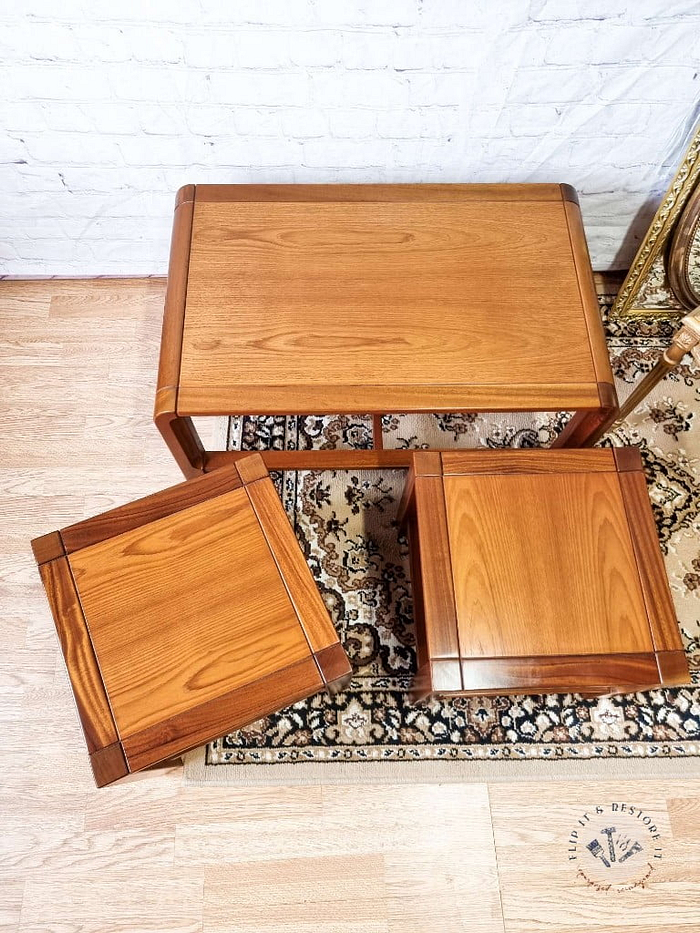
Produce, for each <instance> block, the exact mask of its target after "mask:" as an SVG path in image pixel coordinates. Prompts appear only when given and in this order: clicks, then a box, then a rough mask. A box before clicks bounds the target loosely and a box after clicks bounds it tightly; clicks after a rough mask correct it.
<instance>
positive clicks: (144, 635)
mask: <svg viewBox="0 0 700 933" xmlns="http://www.w3.org/2000/svg"><path fill="white" fill-rule="evenodd" d="M32 547H33V550H34V554H35V557H36V560H37V562H38V564H39V570H40V573H41V578H42V581H43V583H44V586H45V588H46V593H47V595H48V598H49V603H50V605H51V610H52V613H53V616H54V621H55V623H56V628H57V630H58V635H59V639H60V642H61V647H62V650H63V654H64V658H65V661H66V666H67V668H68V674H69V676H70V680H71V684H72V687H73V692H74V695H75V699H76V702H77V706H78V712H79V715H80V719H81V722H82V726H83V731H84V733H85V739H86V742H87V745H88V751H89V753H90V761H91V764H92V767H93V771H94V774H95V780H96V782H97V784H98V785H100V786H101V785H103V784H107V783H110V782H112V781H114V780H116V779H118V778H119V777H122V776H124V775H126V774H128V773H130V772H133V771H138V770H141V769H142V768H146V767H148V766H149V765H152V764H155V763H156V762H159V761H162V760H165V759H167V758H170V757H173V756H175V755H179V754H181V753H182V752H184V751H186V750H187V749H189V748H192V747H195V746H197V745H201V744H204V743H205V742H207V741H209V740H211V739H213V738H216V737H217V736H220V735H223V734H224V733H226V732H228V731H233V730H235V729H238V728H241V727H242V726H244V725H247V724H248V723H250V722H252V721H254V720H256V719H259V718H260V717H262V716H264V715H267V714H268V713H271V712H273V711H276V710H279V709H281V708H282V707H284V706H287V705H288V704H290V703H294V702H296V701H297V700H300V699H302V698H304V697H307V696H309V695H311V694H313V693H316V692H317V691H319V690H322V689H324V688H325V687H326V686H334V685H335V686H337V685H338V684H339V683H340V682H342V680H343V679H344V678H345V677H346V676H347V675H348V674H349V673H350V665H349V662H348V660H347V656H346V655H345V652H344V650H343V648H342V647H341V645H340V643H339V641H338V636H337V634H336V631H335V629H334V627H333V624H332V622H331V620H330V618H329V616H328V612H327V610H326V608H325V606H324V604H323V602H322V600H321V597H320V595H319V593H318V590H317V588H316V586H315V584H314V581H313V578H312V576H311V574H310V572H309V569H308V567H307V565H306V562H305V560H304V557H303V554H302V552H301V549H300V547H299V544H298V542H297V540H296V538H295V536H294V532H293V531H292V529H291V527H290V525H289V522H288V520H287V516H286V515H285V513H284V510H283V508H282V505H281V503H280V501H279V499H278V497H277V493H276V491H275V488H274V486H273V485H272V481H271V480H270V478H269V475H268V473H267V470H266V469H265V466H264V464H263V461H262V458H261V457H260V456H259V455H257V454H253V455H250V456H248V457H246V458H245V459H243V460H240V461H239V462H238V463H237V464H235V465H231V466H229V467H225V468H222V469H221V470H218V471H217V472H216V473H213V474H211V475H208V476H203V477H199V478H197V479H194V480H191V481H189V482H186V483H183V484H181V485H179V486H175V487H172V488H171V489H167V490H164V491H163V492H159V493H156V494H155V495H153V496H148V497H147V498H145V499H140V500H138V501H136V502H132V503H129V504H128V505H125V506H122V507H120V508H117V509H114V510H112V511H110V512H107V513H105V514H103V515H100V516H97V517H95V518H92V519H88V520H87V521H84V522H80V523H78V524H76V525H71V526H70V527H68V528H63V529H62V530H61V531H55V532H52V533H51V534H49V535H45V536H43V537H41V538H37V539H36V540H35V541H33V542H32Z"/></svg>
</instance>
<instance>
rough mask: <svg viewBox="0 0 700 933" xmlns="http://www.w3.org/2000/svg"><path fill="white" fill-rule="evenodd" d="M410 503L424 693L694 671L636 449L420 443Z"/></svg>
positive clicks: (577, 686)
mask: <svg viewBox="0 0 700 933" xmlns="http://www.w3.org/2000/svg"><path fill="white" fill-rule="evenodd" d="M401 515H402V517H403V520H404V521H405V523H406V525H407V528H408V531H409V539H410V545H411V547H412V548H414V549H416V552H417V553H416V554H414V555H413V559H412V564H411V567H412V576H413V579H414V585H415V586H416V593H417V595H416V598H417V601H418V602H419V610H418V612H417V621H418V625H419V627H421V629H424V631H422V632H421V637H420V639H419V644H420V643H422V644H425V647H426V650H425V652H424V654H423V655H421V651H420V650H419V675H418V677H417V681H416V694H417V695H418V696H425V695H427V694H429V693H431V692H440V693H461V692H465V693H470V692H473V693H495V694H497V693H541V692H564V691H578V692H584V693H588V694H590V693H610V692H628V691H631V690H635V689H648V688H650V687H653V686H657V685H659V684H664V683H666V684H680V683H688V682H689V679H690V678H689V673H688V667H687V662H686V661H685V657H684V655H683V648H682V643H681V639H680V633H679V630H678V624H677V622H676V618H675V612H674V609H673V603H672V601H671V594H670V591H669V588H668V582H667V580H666V575H665V572H664V568H663V563H662V558H661V553H660V550H659V544H658V539H657V536H656V530H655V527H654V522H653V517H652V513H651V507H650V504H649V497H648V495H647V491H646V483H645V480H644V474H643V472H642V464H641V458H640V456H639V452H638V451H637V450H634V449H632V448H624V449H615V450H611V449H600V450H598V449H597V450H566V451H556V452H550V451H542V450H533V451H527V450H504V451H483V452H482V451H477V450H471V451H459V452H454V453H443V454H437V453H420V454H418V455H416V464H415V467H414V468H413V469H412V470H411V472H410V474H409V479H408V484H407V493H406V495H405V499H404V502H403V503H402V509H401ZM445 517H446V520H445ZM426 555H427V556H426ZM445 581H449V586H446V582H445ZM455 658H457V659H458V661H459V665H457V664H455Z"/></svg>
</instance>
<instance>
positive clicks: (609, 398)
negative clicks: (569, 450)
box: [550, 382, 618, 447]
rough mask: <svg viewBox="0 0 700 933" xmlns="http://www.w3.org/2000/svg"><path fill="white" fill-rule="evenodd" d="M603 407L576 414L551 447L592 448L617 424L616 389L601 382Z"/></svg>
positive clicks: (600, 389) (599, 386)
mask: <svg viewBox="0 0 700 933" xmlns="http://www.w3.org/2000/svg"><path fill="white" fill-rule="evenodd" d="M598 389H599V392H600V399H601V406H600V408H594V409H591V410H585V411H577V412H574V415H573V417H572V418H571V420H570V421H569V422H568V423H567V425H566V427H565V428H564V430H563V431H562V432H561V434H560V435H559V436H558V437H556V438H555V439H554V441H553V442H552V444H551V445H550V447H592V446H593V445H594V444H595V443H596V441H598V440H600V438H601V437H602V436H603V435H604V434H605V432H606V431H607V430H608V428H609V427H610V426H611V425H612V424H614V423H615V419H616V418H617V412H618V404H617V393H616V392H615V387H614V386H613V385H610V384H609V383H607V382H599V383H598Z"/></svg>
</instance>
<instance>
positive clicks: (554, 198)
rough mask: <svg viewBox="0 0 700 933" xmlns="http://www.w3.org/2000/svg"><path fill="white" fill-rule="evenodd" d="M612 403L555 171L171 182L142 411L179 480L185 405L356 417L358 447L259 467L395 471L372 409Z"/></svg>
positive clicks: (585, 409) (584, 269) (188, 459)
mask: <svg viewBox="0 0 700 933" xmlns="http://www.w3.org/2000/svg"><path fill="white" fill-rule="evenodd" d="M616 406H617V399H616V395H615V389H614V386H613V377H612V373H611V370H610V362H609V358H608V352H607V347H606V344H605V339H604V334H603V328H602V325H601V321H600V315H599V311H598V302H597V299H596V293H595V288H594V285H593V277H592V273H591V268H590V261H589V258H588V252H587V248H586V241H585V237H584V233H583V227H582V224H581V215H580V211H579V207H578V203H577V199H576V194H575V192H574V191H573V189H572V188H571V187H569V186H568V185H197V186H195V185H188V186H186V187H184V188H182V189H181V190H180V192H179V193H178V196H177V202H176V209H175V220H174V227H173V238H172V249H171V256H170V268H169V273H168V288H167V295H166V302H165V317H164V325H163V337H162V344H161V357H160V368H159V373H158V388H157V396H156V406H155V421H156V424H157V425H158V428H159V429H160V431H161V433H162V434H163V437H164V438H165V440H166V442H167V444H168V446H169V448H170V450H171V451H172V453H173V454H174V456H175V458H176V459H177V462H178V463H179V465H180V467H181V468H182V470H183V472H184V473H185V475H186V476H193V475H195V474H197V473H199V472H205V471H209V470H212V469H214V468H216V467H218V466H220V465H221V464H223V463H226V462H230V461H231V460H235V459H236V458H237V457H238V456H240V454H238V453H236V452H230V451H229V452H211V451H205V450H204V448H203V445H202V443H201V441H200V439H199V436H198V435H197V432H196V430H195V428H194V425H193V422H192V417H193V416H215V415H233V414H289V415H291V414H325V413H332V414H342V413H352V414H372V415H373V416H374V441H375V449H374V450H369V451H301V452H297V451H278V452H271V453H265V454H264V457H265V462H266V464H267V466H268V467H269V468H287V469H300V468H306V467H316V468H323V467H324V466H325V467H331V468H332V467H335V468H344V467H348V468H360V467H362V466H366V467H408V466H409V465H410V451H406V450H401V451H396V450H382V449H381V415H382V414H384V413H392V412H393V413H398V412H452V411H459V412H463V411H574V412H575V414H574V416H573V419H572V420H571V421H570V422H569V424H568V425H567V427H566V428H565V430H564V431H563V433H562V434H561V435H560V436H559V438H558V439H557V441H556V445H557V446H571V447H583V446H586V445H589V444H591V443H592V442H593V441H594V440H595V439H596V438H597V436H598V435H599V434H600V433H601V431H602V429H603V427H604V426H605V424H606V422H607V421H608V420H609V419H610V417H611V415H612V414H613V413H614V411H615V409H616Z"/></svg>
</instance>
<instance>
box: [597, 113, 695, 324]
mask: <svg viewBox="0 0 700 933" xmlns="http://www.w3.org/2000/svg"><path fill="white" fill-rule="evenodd" d="M698 181H700V127H698V128H696V131H695V134H694V136H693V138H692V139H691V141H690V145H689V146H688V148H687V149H686V151H685V154H684V156H683V160H682V162H681V164H680V167H679V169H678V171H677V172H676V175H675V177H674V179H673V181H672V182H671V186H670V187H669V189H668V191H667V192H666V194H665V196H664V198H663V200H662V201H661V204H660V205H659V207H658V210H657V211H656V214H655V215H654V218H653V220H652V222H651V226H650V227H649V231H648V233H647V235H646V237H645V239H644V242H643V243H642V245H641V246H640V247H639V250H638V251H637V255H636V256H635V257H634V261H633V262H632V265H631V267H630V271H629V273H628V274H627V278H626V279H625V281H624V282H623V284H622V288H621V289H620V291H619V293H618V295H617V298H616V299H615V304H614V305H613V308H612V314H613V315H635V316H640V315H649V314H655V313H657V314H658V312H659V311H664V312H666V313H669V310H670V309H669V307H663V308H641V307H638V305H637V301H636V299H637V296H638V294H639V291H640V289H641V287H642V285H643V283H644V280H645V277H646V276H647V275H648V274H649V272H650V270H651V268H652V266H653V264H654V263H655V261H656V260H657V259H658V258H659V257H661V256H662V255H663V252H664V250H665V248H666V245H667V243H668V240H669V237H670V235H671V233H672V231H673V227H674V225H675V223H676V221H677V220H678V217H679V216H680V213H681V211H682V210H683V208H684V206H685V204H686V202H687V201H688V198H689V197H690V196H691V194H692V192H693V190H694V188H695V186H696V185H697V183H698ZM672 313H677V312H672Z"/></svg>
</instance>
